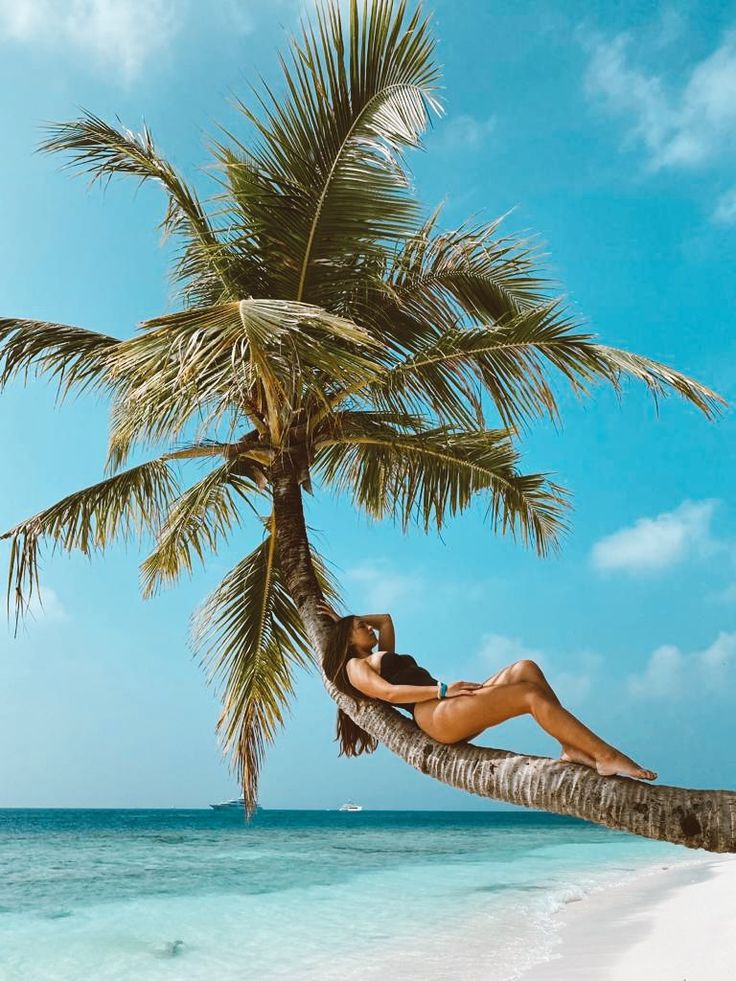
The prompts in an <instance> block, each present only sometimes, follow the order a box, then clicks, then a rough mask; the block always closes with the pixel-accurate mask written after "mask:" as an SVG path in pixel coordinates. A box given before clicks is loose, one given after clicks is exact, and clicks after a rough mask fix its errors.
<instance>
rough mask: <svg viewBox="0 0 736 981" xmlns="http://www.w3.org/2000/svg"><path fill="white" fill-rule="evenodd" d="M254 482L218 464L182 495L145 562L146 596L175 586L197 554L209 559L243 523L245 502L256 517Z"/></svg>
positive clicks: (143, 575) (143, 581)
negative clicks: (169, 586) (165, 587)
mask: <svg viewBox="0 0 736 981" xmlns="http://www.w3.org/2000/svg"><path fill="white" fill-rule="evenodd" d="M254 491H256V487H255V485H254V484H253V483H251V481H249V480H247V479H245V478H244V477H242V476H239V475H238V474H236V473H234V472H233V466H232V464H231V463H229V462H228V463H225V464H223V465H222V466H221V467H217V468H216V469H215V470H212V471H211V472H210V473H208V474H207V476H206V477H203V478H202V480H199V481H198V482H197V483H196V484H194V485H193V486H192V487H190V488H188V490H186V491H185V492H184V493H183V494H182V495H181V496H180V497H178V498H177V499H176V500H175V501H174V502H173V504H172V505H171V508H170V509H169V512H168V514H167V516H166V518H165V520H164V521H163V523H162V525H161V528H160V530H159V532H158V536H157V540H156V547H155V549H154V550H153V552H152V553H151V554H150V555H149V556H148V558H147V559H145V561H144V562H143V564H142V565H141V586H142V590H143V595H144V597H146V598H148V597H150V596H152V595H153V594H154V593H155V592H156V591H157V590H158V589H159V588H160V587H161V586H163V585H170V584H171V583H173V582H174V581H175V580H176V579H178V578H179V576H180V575H181V573H182V572H183V571H186V572H187V573H189V574H190V575H191V573H192V570H193V560H194V557H195V556H196V558H198V559H199V560H200V562H202V563H204V561H205V559H206V556H207V554H208V553H210V552H216V551H217V548H218V545H219V544H220V543H221V542H223V541H226V540H227V538H228V535H229V533H230V531H231V530H232V528H233V527H234V526H236V525H238V524H239V523H240V514H239V510H238V504H239V503H240V502H241V501H242V502H244V503H245V504H247V505H248V506H249V507H250V508H251V509H252V510H253V511H254V512H255V514H256V515H257V514H258V512H257V511H256V509H255V507H254V505H253V503H252V502H251V501H250V500H249V497H250V496H251V495H252V494H253V492H254Z"/></svg>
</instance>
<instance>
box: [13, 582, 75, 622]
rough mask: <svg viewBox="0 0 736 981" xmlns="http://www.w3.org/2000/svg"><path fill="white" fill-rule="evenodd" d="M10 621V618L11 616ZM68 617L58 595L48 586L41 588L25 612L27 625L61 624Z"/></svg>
mask: <svg viewBox="0 0 736 981" xmlns="http://www.w3.org/2000/svg"><path fill="white" fill-rule="evenodd" d="M11 619H12V616H11ZM69 619H70V616H69V613H68V612H67V610H66V607H65V606H64V604H63V603H62V601H61V599H60V598H59V595H58V593H57V592H56V591H55V590H53V589H50V588H49V587H48V586H41V589H40V592H39V593H37V594H35V595H34V597H33V599H32V600H31V603H30V605H29V607H28V610H27V611H26V621H27V622H28V623H31V624H32V623H63V622H64V621H66V620H69Z"/></svg>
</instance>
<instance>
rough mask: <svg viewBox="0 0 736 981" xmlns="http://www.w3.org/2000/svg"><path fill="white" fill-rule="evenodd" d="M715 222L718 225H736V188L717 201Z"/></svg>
mask: <svg viewBox="0 0 736 981" xmlns="http://www.w3.org/2000/svg"><path fill="white" fill-rule="evenodd" d="M713 221H714V222H715V223H716V224H717V225H736V187H732V188H731V190H730V191H726V192H725V194H722V195H721V196H720V197H719V198H718V200H717V201H716V206H715V209H714V211H713Z"/></svg>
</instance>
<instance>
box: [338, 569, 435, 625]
mask: <svg viewBox="0 0 736 981" xmlns="http://www.w3.org/2000/svg"><path fill="white" fill-rule="evenodd" d="M345 576H346V578H347V579H349V580H350V581H351V582H354V583H356V584H357V585H358V586H359V589H360V596H361V607H362V612H363V613H391V612H395V611H396V608H397V606H398V605H401V606H403V607H406V606H407V605H410V604H411V603H412V602H413V601H415V600H418V599H422V598H426V596H427V584H426V583H425V581H424V578H423V577H422V576H421V575H419V574H418V573H416V574H415V573H405V572H397V571H396V570H394V569H392V568H391V567H390V565H389V564H388V563H380V562H365V563H363V564H361V565H358V566H353V567H352V568H351V569H348V570H347V571H346V573H345ZM369 607H370V609H368V608H369Z"/></svg>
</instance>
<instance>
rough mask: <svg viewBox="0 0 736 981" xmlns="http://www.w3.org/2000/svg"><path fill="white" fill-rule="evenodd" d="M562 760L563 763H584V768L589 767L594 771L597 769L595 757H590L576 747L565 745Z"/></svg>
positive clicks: (561, 755) (561, 754)
mask: <svg viewBox="0 0 736 981" xmlns="http://www.w3.org/2000/svg"><path fill="white" fill-rule="evenodd" d="M560 760H561V761H562V762H563V763H582V765H583V766H589V767H591V768H592V769H593V770H594V769H595V760H594V759H593V757H592V756H588V754H587V753H584V752H583V751H582V749H576V748H575V747H574V746H564V745H563V747H562V752H561V753H560Z"/></svg>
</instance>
